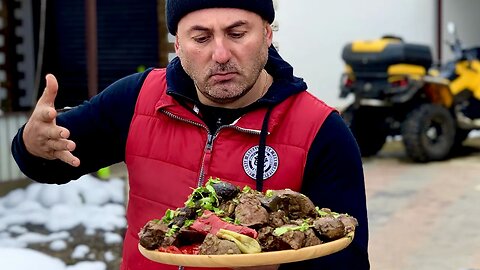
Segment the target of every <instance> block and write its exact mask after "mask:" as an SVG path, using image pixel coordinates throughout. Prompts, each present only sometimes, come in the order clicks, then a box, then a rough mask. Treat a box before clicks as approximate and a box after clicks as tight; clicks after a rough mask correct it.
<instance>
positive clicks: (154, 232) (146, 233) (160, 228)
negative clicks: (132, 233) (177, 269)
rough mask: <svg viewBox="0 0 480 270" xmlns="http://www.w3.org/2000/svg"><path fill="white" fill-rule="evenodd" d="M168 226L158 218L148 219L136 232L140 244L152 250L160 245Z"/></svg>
mask: <svg viewBox="0 0 480 270" xmlns="http://www.w3.org/2000/svg"><path fill="white" fill-rule="evenodd" d="M168 230H169V228H168V226H167V225H165V224H163V223H162V222H160V221H159V220H150V221H149V222H147V224H145V226H143V228H142V229H141V230H140V233H139V234H138V237H139V238H140V245H142V246H143V247H144V248H146V249H149V250H154V249H157V248H159V247H160V246H162V243H163V242H164V239H165V234H166V233H167V232H168Z"/></svg>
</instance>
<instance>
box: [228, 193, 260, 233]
mask: <svg viewBox="0 0 480 270" xmlns="http://www.w3.org/2000/svg"><path fill="white" fill-rule="evenodd" d="M239 201H240V203H239V204H238V205H237V207H236V208H235V219H236V220H237V221H238V222H239V223H240V224H241V225H243V226H256V225H262V224H265V223H267V222H268V212H267V210H266V209H265V208H263V207H262V205H261V203H260V200H259V199H258V198H257V197H256V196H255V195H254V194H251V193H244V194H241V195H240V197H239Z"/></svg>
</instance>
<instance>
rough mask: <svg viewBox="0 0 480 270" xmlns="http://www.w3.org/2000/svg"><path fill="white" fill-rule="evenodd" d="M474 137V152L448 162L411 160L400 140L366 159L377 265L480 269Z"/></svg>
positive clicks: (479, 151)
mask: <svg viewBox="0 0 480 270" xmlns="http://www.w3.org/2000/svg"><path fill="white" fill-rule="evenodd" d="M470 141H471V140H470ZM470 141H469V142H470ZM472 142H473V143H474V144H471V143H469V144H468V145H469V146H470V147H471V148H470V149H472V150H473V151H471V152H469V153H467V154H466V155H464V156H459V157H455V158H452V159H450V160H447V161H442V162H432V163H426V164H416V163H411V162H410V161H408V159H406V157H405V155H404V152H403V149H402V147H401V146H399V143H398V142H393V143H390V144H389V146H387V147H386V148H384V149H383V150H382V152H381V153H379V155H378V156H376V157H373V158H368V159H365V160H364V169H365V179H366V187H367V199H368V201H367V205H368V209H369V219H370V222H369V223H370V224H369V225H370V261H371V266H372V267H371V269H373V270H384V269H388V270H397V269H398V270H400V269H401V270H467V269H468V270H470V269H472V270H480V230H479V229H480V209H479V206H480V143H478V144H477V141H476V140H474V141H472ZM478 142H480V140H478Z"/></svg>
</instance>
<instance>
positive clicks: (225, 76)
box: [210, 72, 236, 82]
mask: <svg viewBox="0 0 480 270" xmlns="http://www.w3.org/2000/svg"><path fill="white" fill-rule="evenodd" d="M235 76H236V73H235V72H226V73H215V74H212V75H211V76H210V77H211V78H212V79H213V80H214V81H215V82H224V81H229V80H232V79H233V78H234V77H235Z"/></svg>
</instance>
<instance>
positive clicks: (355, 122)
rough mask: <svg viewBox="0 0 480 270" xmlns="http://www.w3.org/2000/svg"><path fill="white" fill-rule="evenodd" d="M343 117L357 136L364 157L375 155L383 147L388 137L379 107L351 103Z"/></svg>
mask: <svg viewBox="0 0 480 270" xmlns="http://www.w3.org/2000/svg"><path fill="white" fill-rule="evenodd" d="M342 117H343V119H344V121H345V123H346V124H347V126H348V127H349V128H350V130H351V131H352V134H353V136H354V137H355V139H356V141H357V144H358V147H359V148H360V153H361V155H362V157H369V156H373V155H375V154H377V153H378V151H380V149H382V147H383V145H384V144H385V141H386V139H387V131H386V126H385V120H384V116H383V114H382V113H379V110H378V109H377V108H370V107H360V108H358V109H354V108H353V106H352V105H350V106H349V107H348V108H347V109H346V110H345V111H344V112H343V113H342Z"/></svg>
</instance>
